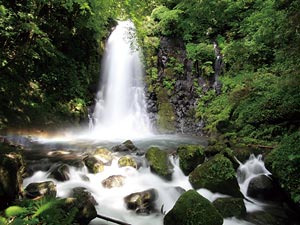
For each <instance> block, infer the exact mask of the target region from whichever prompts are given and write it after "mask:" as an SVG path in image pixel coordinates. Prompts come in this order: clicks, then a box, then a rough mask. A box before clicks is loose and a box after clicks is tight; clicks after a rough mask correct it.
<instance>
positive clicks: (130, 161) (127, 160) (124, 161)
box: [118, 156, 138, 169]
mask: <svg viewBox="0 0 300 225" xmlns="http://www.w3.org/2000/svg"><path fill="white" fill-rule="evenodd" d="M118 165H119V167H125V166H131V167H133V168H135V169H137V167H138V166H137V163H136V161H135V160H134V158H132V157H131V156H122V157H121V158H120V159H119V160H118Z"/></svg>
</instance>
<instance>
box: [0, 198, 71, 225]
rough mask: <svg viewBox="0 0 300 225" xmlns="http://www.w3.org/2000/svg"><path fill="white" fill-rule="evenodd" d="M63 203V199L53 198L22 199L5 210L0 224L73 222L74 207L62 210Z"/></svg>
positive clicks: (0, 218)
mask: <svg viewBox="0 0 300 225" xmlns="http://www.w3.org/2000/svg"><path fill="white" fill-rule="evenodd" d="M64 204H65V203H64V200H60V199H54V198H42V199H39V200H23V201H22V202H20V203H19V205H14V206H10V207H8V208H7V209H6V210H5V217H0V224H2V223H3V224H7V223H8V221H10V224H14V225H19V224H20V225H23V224H28V225H36V224H43V225H46V224H47V225H51V224H52V225H54V224H58V223H59V224H66V225H67V224H70V225H71V224H74V218H75V214H76V209H75V208H74V209H72V210H70V211H69V212H67V211H65V210H63V207H65V206H64ZM54 218H55V220H54Z"/></svg>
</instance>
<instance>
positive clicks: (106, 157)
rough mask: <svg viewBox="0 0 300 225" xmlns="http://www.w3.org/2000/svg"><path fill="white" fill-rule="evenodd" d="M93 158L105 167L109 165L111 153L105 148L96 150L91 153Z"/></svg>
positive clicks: (111, 158) (111, 157)
mask: <svg viewBox="0 0 300 225" xmlns="http://www.w3.org/2000/svg"><path fill="white" fill-rule="evenodd" d="M93 156H94V157H96V158H98V159H99V160H101V162H103V163H104V164H105V165H111V162H112V160H113V156H112V153H111V151H109V150H108V149H106V148H98V149H96V150H95V152H94V153H93Z"/></svg>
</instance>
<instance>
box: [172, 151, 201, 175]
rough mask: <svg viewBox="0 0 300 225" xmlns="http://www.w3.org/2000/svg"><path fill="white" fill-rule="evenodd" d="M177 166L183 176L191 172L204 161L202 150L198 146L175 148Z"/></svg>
mask: <svg viewBox="0 0 300 225" xmlns="http://www.w3.org/2000/svg"><path fill="white" fill-rule="evenodd" d="M177 154H178V156H179V166H180V168H181V170H182V172H183V173H184V174H185V175H188V174H189V173H190V172H192V171H193V170H194V169H195V168H196V167H197V166H198V165H199V164H201V163H203V162H204V160H205V156H204V148H203V147H202V146H200V145H181V146H179V147H178V148H177Z"/></svg>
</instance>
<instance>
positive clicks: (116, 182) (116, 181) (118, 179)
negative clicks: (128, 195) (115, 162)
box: [102, 175, 125, 188]
mask: <svg viewBox="0 0 300 225" xmlns="http://www.w3.org/2000/svg"><path fill="white" fill-rule="evenodd" d="M124 181H125V177H124V176H122V175H112V176H109V177H108V178H106V179H104V180H103V181H102V185H103V187H105V188H114V187H121V186H123V185H124Z"/></svg>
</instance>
